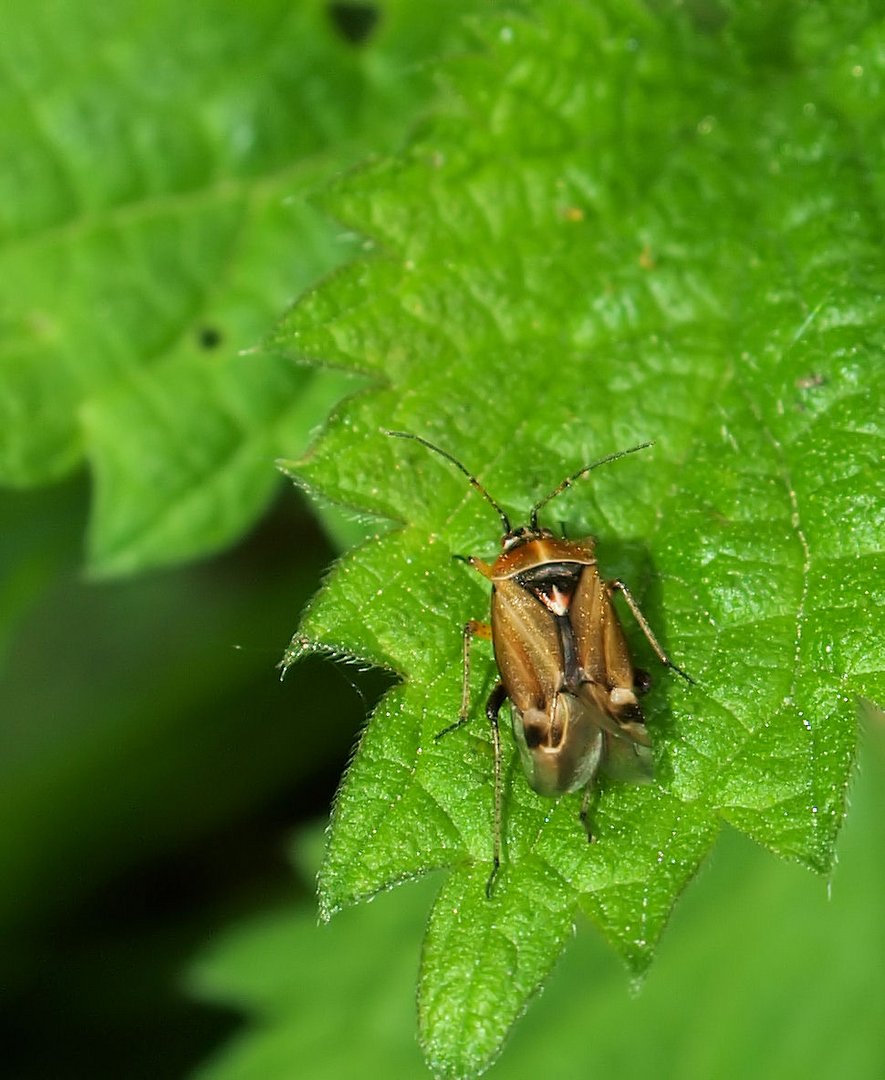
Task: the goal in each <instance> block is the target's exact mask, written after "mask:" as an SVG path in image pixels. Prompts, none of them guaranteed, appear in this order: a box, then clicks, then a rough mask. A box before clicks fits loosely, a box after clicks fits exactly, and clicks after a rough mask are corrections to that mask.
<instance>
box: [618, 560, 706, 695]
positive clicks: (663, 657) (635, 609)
mask: <svg viewBox="0 0 885 1080" xmlns="http://www.w3.org/2000/svg"><path fill="white" fill-rule="evenodd" d="M608 587H609V589H611V590H612V592H614V591H615V590H617V591H618V592H619V593H621V595H622V596H623V597H624V600H625V601H626V602H627V607H628V608H629V609H630V611H631V612H632V613H633V618H634V619H635V620H636V621H637V622H638V623H639V629H640V630H641V631H642V632H643V634H645V638H646V641H647V642H648V643H649V645H651V647H652V648H653V649H654V651H655V654H656V655H657V658H658V660H660V661H661V663H662V664H663V665H664V666H665V667H668V668H672V669H673V670H674V671H675V672H676V674H677V675H681V676H682V678H683V679H685V681H686V682H689V683H691V684H692V685H694V679H693V678H692V677H691V675H689V674H688V672H686V671H683V670H682V668H681V667H679V666H678V665H677V664H674V663H673V661H672V660H671V659H670V657H669V656H667V654H666V653H665V652H664V650H663V649H662V648H661V644H660V642H659V641H658V639H657V638H656V637H655V635H654V631H653V630H652V628H651V627H650V626H649V625H648V620H647V619H646V617H645V616H644V615H643V614H642V612H641V611H640V610H639V605H638V604H637V603H636V601H635V600H634V599H633V594H632V593H631V592H630V590H629V589H628V588H627V586H626V585H625V584H624V582H623V581H610V582H609V583H608Z"/></svg>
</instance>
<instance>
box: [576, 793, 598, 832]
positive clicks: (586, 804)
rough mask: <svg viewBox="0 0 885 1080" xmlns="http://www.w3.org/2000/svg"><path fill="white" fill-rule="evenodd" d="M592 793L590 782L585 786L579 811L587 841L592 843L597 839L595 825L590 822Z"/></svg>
mask: <svg viewBox="0 0 885 1080" xmlns="http://www.w3.org/2000/svg"><path fill="white" fill-rule="evenodd" d="M592 794H593V793H592V791H591V787H590V784H588V785H587V786H586V787H585V788H584V798H583V799H581V809H580V811H579V812H578V817H579V818H580V819H581V824H582V825H583V826H584V832H585V833H586V834H587V841H588V842H589V843H591V844H592V843H594V841H595V840H596V837H595V836H594V835H593V826H592V825H591V824H590V797H591V795H592Z"/></svg>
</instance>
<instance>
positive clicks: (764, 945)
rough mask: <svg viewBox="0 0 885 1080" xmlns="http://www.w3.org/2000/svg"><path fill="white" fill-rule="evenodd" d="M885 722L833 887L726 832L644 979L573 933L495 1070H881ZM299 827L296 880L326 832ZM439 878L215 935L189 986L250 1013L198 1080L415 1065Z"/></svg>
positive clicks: (513, 1074) (269, 916)
mask: <svg viewBox="0 0 885 1080" xmlns="http://www.w3.org/2000/svg"><path fill="white" fill-rule="evenodd" d="M883 733H885V729H883V728H881V726H880V727H879V729H878V730H875V731H871V733H870V736H871V737H870V738H869V739H868V744H867V746H866V748H865V749H866V751H867V752H866V754H865V755H863V756H862V758H861V766H862V768H861V770H860V776H859V778H858V782H857V785H856V787H855V789H854V792H853V796H852V812H851V818H850V820H849V821H848V823H847V826H846V829H845V835H844V838H843V840H842V841H841V842H840V859H839V872H838V874H837V875H836V876H835V879H834V881H833V883H832V895H829V893H830V889H829V888H827V887H825V886H824V884H823V883H822V882H821V883H818V884H815V883H814V882H812V881H810V880H809V878H808V875H807V874H804V873H803V872H802V871H801V870H800V869H799V868H798V867H796V866H790V865H788V864H786V863H784V862H781V861H777V860H774V859H770V858H767V857H766V856H765V855H764V854H763V852H761V851H760V850H759V849H758V848H754V847H753V845H751V844H750V843H748V842H747V841H744V840H742V839H741V838H740V837H739V836H738V835H737V834H736V833H735V832H733V831H732V830H729V829H727V830H725V834H724V835H723V837H722V840H721V841H720V843H719V844H718V845H717V849H716V854H715V857H714V858H713V860H712V861H711V865H709V866H708V867H707V869H706V870H705V872H704V873H703V874H702V875H701V876H700V878H699V880H698V881H697V883H696V884H695V885H694V886H693V887H692V889H691V890H690V892H689V894H688V895H687V896H686V898H685V900H684V902H683V903H682V904H681V905H680V908H679V911H678V914H677V916H676V918H675V919H674V921H673V925H672V927H671V929H670V932H669V933H668V935H667V940H666V943H665V945H664V946H663V947H662V948H661V951H660V955H659V957H658V958H657V960H656V962H655V965H654V967H653V968H652V970H651V971H650V972H649V973H648V976H647V977H646V978H645V980H644V981H643V985H642V990H641V993H631V992H630V988H629V987H628V986H627V985H626V982H625V979H624V974H623V970H622V969H621V968H620V966H619V964H618V963H617V961H616V960H615V958H614V956H613V955H612V954H611V952H610V951H609V950H607V949H606V948H605V946H604V944H603V943H602V942H601V941H600V940H599V939H598V937H597V936H596V935H594V934H589V933H581V934H579V935H578V937H577V939H576V940H575V941H574V942H573V943H572V945H571V947H570V949H569V951H568V954H567V955H566V956H565V957H564V958H563V960H562V962H561V963H560V964H559V965H558V966H557V969H556V971H555V972H554V973H553V975H552V976H551V978H550V981H549V984H548V986H547V987H546V988H545V991H544V994H543V995H542V996H541V997H540V999H539V1000H538V1001H537V1002H536V1003H535V1005H534V1006H533V1008H532V1009H531V1011H530V1012H529V1014H528V1015H527V1016H526V1017H525V1019H524V1020H523V1021H522V1023H521V1024H520V1025H519V1027H518V1029H517V1030H516V1031H515V1032H514V1034H513V1038H512V1041H511V1043H510V1044H509V1045H508V1047H507V1049H506V1050H505V1052H504V1054H503V1055H502V1057H501V1059H500V1061H499V1062H498V1063H497V1065H496V1066H495V1067H494V1068H493V1069H492V1072H491V1073H490V1075H491V1076H494V1077H495V1080H535V1078H536V1077H538V1076H550V1077H552V1078H554V1080H569V1078H571V1077H575V1076H603V1075H614V1074H617V1075H618V1076H620V1077H623V1078H624V1080H645V1078H646V1077H649V1076H656V1075H666V1076H677V1075H678V1076H680V1077H684V1078H685V1080H707V1078H709V1077H711V1076H716V1077H722V1078H723V1080H742V1078H744V1077H747V1076H760V1077H775V1076H777V1077H789V1078H794V1077H795V1078H799V1077H803V1076H832V1077H835V1076H852V1077H858V1078H864V1080H872V1078H873V1077H875V1076H879V1075H881V1072H882V1068H883V1064H885V1061H883V1051H882V1045H881V1040H878V1039H877V1038H876V1037H875V1035H874V1033H873V1032H871V1029H870V1016H871V1005H870V1003H871V1002H875V1001H879V1000H881V999H882V995H883V993H885V972H883V970H882V969H881V968H880V967H879V966H878V965H876V964H872V965H871V964H870V957H871V956H878V955H881V953H882V950H883V948H885V939H883V938H885V935H883V924H882V919H881V897H882V890H883V888H885V864H883V862H882V860H881V859H875V858H870V853H871V852H874V851H881V850H882V844H883V842H885V832H883V820H882V813H881V801H882V800H881V794H880V793H881V790H882V787H883V785H885V740H883V738H882V736H883ZM307 839H308V840H309V844H305V842H304V838H302V839H301V841H300V843H299V849H300V858H299V861H300V862H301V863H302V865H303V866H304V869H305V879H307V877H308V873H307V871H308V870H310V871H312V870H313V869H314V868H315V864H314V862H313V855H312V854H308V851H309V850H310V849H312V848H314V847H316V846H317V845H318V843H319V839H320V838H319V836H316V837H310V838H307ZM435 886H436V881H435V880H427V881H424V882H421V883H420V884H419V885H416V886H415V887H413V888H409V889H400V890H397V891H396V892H395V893H393V894H391V895H386V896H383V897H380V898H379V899H378V901H377V902H376V903H374V904H370V905H364V906H362V907H359V908H355V909H352V910H350V911H346V912H343V913H342V915H341V916H340V917H338V918H336V919H335V920H334V921H333V922H332V923H331V925H329V926H322V927H317V926H316V925H315V920H314V913H313V910H312V907H311V906H310V905H309V904H308V903H306V902H303V903H302V904H301V905H295V904H290V905H287V906H286V908H285V909H282V910H279V911H275V912H271V913H266V914H264V915H262V916H261V917H260V918H255V919H253V920H252V921H251V922H249V923H248V924H246V925H244V926H241V927H239V928H236V929H234V930H232V931H230V932H229V933H228V934H226V935H225V936H224V937H222V939H221V940H220V941H218V942H217V943H215V944H214V945H213V946H212V948H211V950H210V952H209V954H208V955H207V956H206V957H204V958H203V959H202V960H201V961H200V963H199V964H198V965H197V967H196V970H195V971H194V973H193V975H192V977H191V979H190V985H191V987H192V988H193V989H194V991H195V992H196V993H198V994H199V995H200V996H201V997H203V998H207V999H209V1000H211V1001H214V1002H216V1003H219V1004H224V1005H227V1006H236V1007H238V1008H241V1009H245V1010H248V1012H249V1013H250V1014H252V1015H253V1016H254V1018H255V1022H254V1023H253V1024H252V1026H251V1027H250V1028H248V1029H245V1030H243V1031H241V1032H240V1034H239V1036H238V1037H237V1038H236V1039H235V1040H234V1041H233V1043H232V1044H231V1045H230V1046H228V1047H226V1048H225V1050H224V1051H223V1052H222V1053H218V1054H217V1055H215V1056H214V1057H213V1058H212V1059H211V1060H210V1061H209V1062H207V1063H206V1065H205V1066H204V1067H203V1068H202V1069H201V1070H199V1071H198V1073H197V1074H196V1076H197V1077H199V1080H265V1078H267V1077H272V1076H290V1075H292V1062H297V1063H298V1075H299V1076H303V1077H306V1078H308V1080H337V1078H338V1077H342V1076H351V1075H354V1074H355V1073H356V1072H358V1071H361V1072H362V1073H364V1074H365V1075H383V1076H385V1077H388V1078H389V1080H414V1078H415V1077H416V1076H418V1075H419V1074H420V1065H419V1057H418V1050H417V1047H416V1046H415V1044H414V1039H413V1037H412V1034H411V1030H410V1027H411V1023H410V1022H411V1015H410V1013H411V1009H412V996H413V990H412V987H413V984H414V968H413V964H414V954H415V952H416V950H417V948H418V943H419V940H420V936H421V933H422V930H423V924H424V919H425V913H426V906H427V903H428V901H429V899H430V897H431V896H432V892H433V888H434V887H435ZM834 1030H835V1031H838V1032H839V1037H838V1038H833V1031H834ZM355 1055H358V1063H355Z"/></svg>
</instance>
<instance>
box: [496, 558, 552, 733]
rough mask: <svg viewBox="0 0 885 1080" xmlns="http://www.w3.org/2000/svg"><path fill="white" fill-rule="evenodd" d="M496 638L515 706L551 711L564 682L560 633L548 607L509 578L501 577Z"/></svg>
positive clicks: (504, 678)
mask: <svg viewBox="0 0 885 1080" xmlns="http://www.w3.org/2000/svg"><path fill="white" fill-rule="evenodd" d="M492 640H493V642H494V646H495V661H496V663H497V665H498V670H499V671H500V673H501V681H502V682H503V683H504V686H505V687H506V689H507V694H508V696H509V698H510V700H511V701H512V702H513V704H514V706H515V707H516V708H517V709H518V710H519V711H520V712H521V713H527V712H528V711H529V710H540V711H541V712H544V713H546V712H547V710H548V709H549V707H550V706H551V705H552V702H553V699H554V697H555V696H556V692H557V690H558V689H559V686H560V682H561V672H562V646H561V644H560V639H559V634H558V632H557V629H556V624H555V623H554V621H553V620H552V619H551V618H550V615H549V612H547V610H546V609H545V608H544V606H543V605H542V604H541V603H539V601H538V600H537V599H536V598H535V597H534V596H532V594H531V593H529V592H527V591H526V590H525V589H523V588H522V587H521V586H520V585H518V584H517V583H516V582H515V581H512V580H510V579H509V578H505V579H503V580H499V581H496V582H495V588H494V592H493V593H492Z"/></svg>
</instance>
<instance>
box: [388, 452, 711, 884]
mask: <svg viewBox="0 0 885 1080" xmlns="http://www.w3.org/2000/svg"><path fill="white" fill-rule="evenodd" d="M387 434H388V435H391V436H393V437H395V438H398V439H412V440H414V441H415V442H419V443H421V445H422V446H426V447H427V449H428V450H432V451H433V452H434V453H436V454H439V455H440V456H441V457H443V458H445V459H446V460H447V461H449V462H451V463H452V464H453V465H454V466H455V467H456V468H457V469H459V470H460V471H461V472H462V473H463V474H464V475H465V476H466V477H467V479H468V480H469V482H470V483H471V485H472V486H473V487H474V488H476V490H477V491H478V492H479V493H480V494H481V495H482V496H483V498H484V499H486V501H487V502H488V503H490V504H491V506H492V507H494V509H495V510H496V511H497V513H498V516H499V517H500V519H501V525H502V527H503V530H504V535H503V537H502V540H501V554H500V555H499V556H498V558H497V559H496V560H495V561H494V562H493V563H487V562H483V560H482V559H478V558H476V557H475V556H472V555H471V556H469V557H467V558H466V559H465V561H466V562H468V563H469V564H470V565H471V566H472V567H473V568H474V570H477V571H478V572H479V573H480V574H482V575H483V577H485V578H487V579H488V580H489V581H490V582H491V583H492V605H491V621H490V622H489V623H485V622H479V621H477V620H475V619H471V620H470V622H468V623H467V624H466V626H465V627H464V633H463V642H464V652H463V657H464V668H463V681H462V685H461V708H460V711H459V713H458V719H457V720H456V721H455V722H454V723H453V724H450V725H449V727H447V728H445V729H444V730H443V731H440V732H439V733H438V734H437V736H436V738H441V737H442V736H443V735H447V734H448V733H449V732H451V731H454V730H456V729H457V728H459V727H461V726H462V725H463V724H466V723H467V721H468V719H469V715H468V714H469V711H470V652H471V644H472V642H473V639H474V638H476V637H482V638H486V639H487V640H491V642H492V647H493V649H494V653H495V662H496V664H497V666H498V674H499V680H498V682H497V684H496V685H495V688H494V689H493V690H492V693H491V695H490V696H489V699H488V702H487V703H486V716H487V717H488V720H489V723H490V725H491V731H492V743H493V747H494V753H495V803H494V815H495V816H494V839H493V863H492V872H491V875H490V876H489V879H488V883H487V885H486V893H487V894H488V895H491V890H492V886H493V883H494V880H495V877H496V875H497V873H498V869H499V868H500V865H501V797H502V796H501V736H500V731H499V727H498V714H499V712H500V710H501V706H502V705H503V704H504V702H505V701H506V700H507V699H508V698H509V699H510V705H511V710H510V711H511V719H512V724H513V735H514V739H515V740H516V745H517V747H518V749H519V754H520V758H521V759H522V765H523V769H524V770H525V774H526V778H527V779H528V782H529V784H530V785H531V786H532V787H533V788H534V789H535V791H537V792H538V793H539V794H541V795H546V796H550V797H556V796H559V795H563V794H565V793H567V792H573V791H580V790H582V789H583V791H584V797H583V800H582V803H581V811H580V818H581V822H582V824H583V826H584V828H585V830H586V832H587V837H588V839H590V840H592V839H593V836H592V831H591V828H590V824H589V817H588V808H589V805H590V796H591V793H592V788H593V781H594V779H595V777H596V776H597V774H598V773H599V772H600V771H603V772H606V771H608V772H614V773H616V774H617V775H621V776H623V775H629V776H631V777H632V778H634V779H644V778H648V777H650V776H651V772H652V758H651V750H650V746H651V740H650V739H649V736H648V732H647V730H646V727H645V718H644V716H643V714H642V709H641V708H640V705H639V701H638V696H639V695H641V694H643V693H644V692H645V691H646V690H647V689H648V687H649V677H648V674H647V673H646V672H644V671H641V670H639V669H635V668H634V667H633V662H632V660H631V658H630V652H629V649H628V647H627V641H626V639H625V637H624V632H623V629H622V628H621V624H620V621H619V619H618V615H617V612H616V611H615V608H614V605H613V604H612V595H613V594H614V593H615V592H620V593H621V595H622V596H623V597H624V600H625V601H626V604H627V606H628V607H629V609H630V611H631V613H632V614H633V617H634V618H635V619H636V621H637V623H638V624H639V628H640V629H641V630H642V632H643V634H644V635H645V637H646V639H647V640H648V643H649V644H650V645H651V647H652V649H653V650H654V652H655V654H656V655H657V657H658V659H659V660H660V662H661V663H662V664H664V665H665V666H666V667H669V668H672V669H673V671H675V672H677V673H678V674H679V675H681V676H682V677H683V678H684V679H685V680H686V681H687V682H693V681H694V680H693V679H692V678H691V676H689V675H687V674H686V673H685V672H684V671H683V670H682V669H681V668H679V667H677V666H676V664H674V663H673V661H672V660H670V658H669V657H668V656H667V654H666V653H665V652H664V650H663V649H662V648H661V645H660V643H659V641H658V639H657V638H656V637H655V635H654V633H653V632H652V629H651V627H650V626H649V624H648V622H647V621H646V619H645V616H644V615H643V614H642V612H641V611H640V610H639V607H638V605H637V603H636V601H635V600H634V598H633V595H632V594H631V592H630V590H629V589H628V588H627V586H626V585H625V584H624V582H623V581H609V582H605V581H603V579H602V578H601V577H600V575H599V568H598V564H597V560H596V552H595V546H596V541H595V539H594V537H592V536H587V537H584V538H583V539H582V540H568V539H566V538H565V537H558V536H556V535H554V533H552V532H551V531H550V530H549V529H545V528H543V527H542V526H541V525H539V524H538V514H539V512H540V511H541V509H543V507H545V506H546V505H547V503H549V502H550V501H551V500H552V499H555V498H556V497H557V496H558V495H560V494H561V493H562V492H563V491H565V490H566V488H568V487H570V486H571V485H572V484H573V483H574V482H575V481H576V480H578V479H580V478H581V477H582V476H585V475H586V474H587V473H589V472H590V471H591V470H593V469H596V468H598V467H599V466H600V465H605V464H607V463H608V462H611V461H617V460H618V459H619V458H622V457H626V456H627V455H628V454H634V453H636V452H637V451H639V450H645V449H646V448H647V447H649V446H651V443H647V442H646V443H641V444H640V445H639V446H633V447H631V448H630V449H629V450H620V451H618V452H617V453H614V454H609V455H608V456H607V457H604V458H600V459H599V461H594V462H592V463H591V464H590V465H584V466H583V467H582V468H580V469H578V470H577V472H575V473H572V474H571V475H570V476H567V477H566V478H565V479H564V480H563V481H562V482H561V483H560V484H558V485H557V486H556V487H555V488H554V489H553V490H552V491H551V492H550V493H549V494H548V495H545V496H544V498H543V499H539V500H538V501H537V502H536V503H535V504H534V506H533V507H532V508H531V511H530V513H529V524H528V525H521V526H518V527H517V528H514V527H513V525H512V524H511V522H510V518H509V516H508V515H507V514H506V513H505V511H504V510H503V509H502V507H501V505H500V504H499V503H498V502H497V501H496V500H495V499H493V498H492V496H491V495H490V494H489V492H488V491H487V490H486V489H485V488H484V487H483V485H482V484H481V483H480V482H479V480H478V479H477V478H476V477H475V476H474V475H473V473H471V472H470V471H469V470H468V469H467V468H466V467H465V466H464V465H462V464H461V462H460V461H458V459H457V458H455V457H453V456H452V455H451V454H450V453H448V452H447V451H446V450H443V449H441V448H440V447H439V446H436V445H434V444H433V443H432V442H429V441H428V440H427V439H424V438H422V437H421V436H420V435H413V434H412V433H411V432H407V431H388V432H387Z"/></svg>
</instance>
